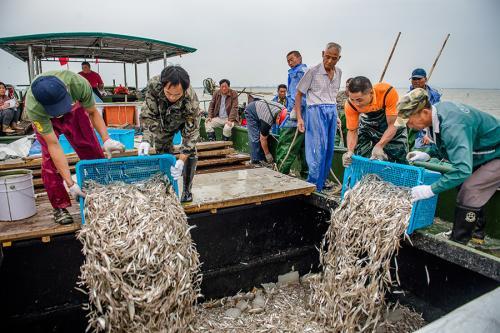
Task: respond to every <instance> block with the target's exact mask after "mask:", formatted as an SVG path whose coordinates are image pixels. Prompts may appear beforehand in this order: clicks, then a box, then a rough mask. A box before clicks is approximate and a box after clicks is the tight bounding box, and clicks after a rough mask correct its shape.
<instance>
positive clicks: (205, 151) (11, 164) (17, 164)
mask: <svg viewBox="0 0 500 333" xmlns="http://www.w3.org/2000/svg"><path fill="white" fill-rule="evenodd" d="M232 146H233V142H232V141H213V142H199V143H197V144H196V149H197V150H198V157H201V158H203V157H212V156H219V155H220V156H223V155H224V153H223V150H224V151H226V155H227V154H232V153H234V149H232V148H231V147H232ZM179 149H180V148H179V147H178V146H177V147H175V148H174V154H175V155H178V154H179ZM231 149H232V150H231ZM214 150H217V153H212V152H210V151H214ZM149 153H150V154H152V155H154V154H155V150H154V148H151V149H150V151H149ZM135 155H137V149H130V150H127V151H125V152H123V153H120V154H114V155H113V156H114V157H127V156H135ZM66 158H67V159H68V164H70V165H72V164H76V163H77V162H78V161H79V160H80V159H79V158H78V155H76V153H71V154H66ZM41 163H42V158H41V157H30V156H28V157H26V158H24V159H15V160H9V161H2V162H0V170H10V169H38V168H40V167H41Z"/></svg>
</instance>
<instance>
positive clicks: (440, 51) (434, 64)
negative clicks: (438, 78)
mask: <svg viewBox="0 0 500 333" xmlns="http://www.w3.org/2000/svg"><path fill="white" fill-rule="evenodd" d="M449 38H450V34H448V36H446V39H445V40H444V42H443V46H441V50H439V53H438V55H437V57H436V60H434V63H433V64H432V67H431V70H430V71H429V75H427V82H428V81H429V80H430V79H431V75H432V72H433V71H434V68H435V67H436V64H437V62H438V60H439V57H441V53H443V49H444V47H445V45H446V42H448V39H449Z"/></svg>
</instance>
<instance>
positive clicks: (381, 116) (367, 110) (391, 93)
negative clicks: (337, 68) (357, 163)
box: [342, 76, 408, 166]
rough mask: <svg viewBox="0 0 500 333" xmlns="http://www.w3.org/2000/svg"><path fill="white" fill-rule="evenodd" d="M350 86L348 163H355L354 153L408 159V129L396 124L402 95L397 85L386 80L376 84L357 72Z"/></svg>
mask: <svg viewBox="0 0 500 333" xmlns="http://www.w3.org/2000/svg"><path fill="white" fill-rule="evenodd" d="M347 90H348V94H349V99H348V100H347V102H346V103H345V116H346V125H347V130H348V131H347V152H346V153H344V155H343V156H342V163H343V164H344V166H348V165H350V164H351V162H352V155H353V154H356V155H361V156H364V157H370V158H371V159H376V160H383V161H386V160H389V161H391V162H397V163H406V154H407V153H408V138H407V131H406V129H405V128H399V129H397V128H396V127H394V121H395V120H396V118H397V116H398V111H397V109H396V105H397V103H398V99H399V95H398V92H397V91H396V89H395V88H394V87H392V86H391V85H390V84H388V83H385V82H380V83H376V84H374V85H373V86H372V83H371V82H370V80H369V79H368V78H366V77H364V76H357V77H355V78H353V79H352V80H351V82H349V86H348V88H347Z"/></svg>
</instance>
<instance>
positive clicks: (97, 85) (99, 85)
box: [78, 61, 104, 99]
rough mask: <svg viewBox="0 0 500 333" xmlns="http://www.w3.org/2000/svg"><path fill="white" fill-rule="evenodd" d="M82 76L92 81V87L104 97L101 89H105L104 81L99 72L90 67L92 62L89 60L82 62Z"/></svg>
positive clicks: (97, 93)
mask: <svg viewBox="0 0 500 333" xmlns="http://www.w3.org/2000/svg"><path fill="white" fill-rule="evenodd" d="M78 74H80V75H81V76H83V77H84V78H86V79H87V81H89V83H90V87H91V88H92V90H93V91H94V93H95V94H96V95H97V96H98V97H99V98H100V99H102V95H101V90H103V89H104V82H102V79H101V76H100V75H99V73H96V72H94V71H93V70H91V69H90V63H89V62H88V61H84V62H82V71H81V72H79V73H78Z"/></svg>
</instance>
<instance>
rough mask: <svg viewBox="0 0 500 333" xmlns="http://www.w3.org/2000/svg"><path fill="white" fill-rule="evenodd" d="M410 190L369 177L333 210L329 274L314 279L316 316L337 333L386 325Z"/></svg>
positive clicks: (324, 261)
mask: <svg viewBox="0 0 500 333" xmlns="http://www.w3.org/2000/svg"><path fill="white" fill-rule="evenodd" d="M411 209H412V204H411V201H410V193H409V191H408V190H407V189H403V188H400V187H396V186H394V185H392V184H390V183H387V182H384V181H381V180H380V179H379V178H378V177H377V176H375V175H368V176H365V177H364V178H363V179H362V180H361V181H360V182H359V183H358V184H356V186H355V187H354V188H353V189H352V190H350V191H348V192H346V194H345V196H344V200H343V201H342V203H341V204H340V206H339V207H338V208H337V209H336V210H335V211H334V212H333V213H332V219H331V222H330V223H331V224H330V227H329V229H328V231H327V233H326V235H325V238H324V239H323V241H322V244H321V245H322V246H321V250H320V263H321V265H322V267H323V273H322V274H321V275H318V276H317V279H316V281H313V282H312V283H311V287H312V288H313V292H312V293H311V297H310V300H309V302H310V305H311V306H312V307H314V308H315V318H316V320H318V321H319V322H321V323H323V324H324V325H325V326H326V327H330V328H331V330H332V331H334V332H360V331H367V330H369V331H371V330H373V329H374V328H376V327H378V326H379V325H380V324H382V321H383V318H384V311H385V309H386V304H385V300H384V296H385V291H386V290H387V288H388V287H389V286H391V285H392V284H393V280H392V278H391V274H390V267H391V265H390V262H391V258H392V257H393V255H394V254H395V253H396V252H397V250H398V248H399V242H400V239H401V236H402V235H403V234H404V232H405V230H406V227H407V226H408V222H409V219H410V215H411Z"/></svg>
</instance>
